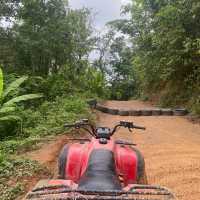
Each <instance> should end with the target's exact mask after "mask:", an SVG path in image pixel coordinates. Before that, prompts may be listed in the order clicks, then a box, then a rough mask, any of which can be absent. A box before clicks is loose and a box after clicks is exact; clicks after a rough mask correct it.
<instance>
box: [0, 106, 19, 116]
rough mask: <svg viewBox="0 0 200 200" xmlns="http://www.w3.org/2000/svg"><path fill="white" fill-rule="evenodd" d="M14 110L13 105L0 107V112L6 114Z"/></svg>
mask: <svg viewBox="0 0 200 200" xmlns="http://www.w3.org/2000/svg"><path fill="white" fill-rule="evenodd" d="M15 110H16V107H15V106H3V107H2V108H0V114H7V113H10V112H14V111H15Z"/></svg>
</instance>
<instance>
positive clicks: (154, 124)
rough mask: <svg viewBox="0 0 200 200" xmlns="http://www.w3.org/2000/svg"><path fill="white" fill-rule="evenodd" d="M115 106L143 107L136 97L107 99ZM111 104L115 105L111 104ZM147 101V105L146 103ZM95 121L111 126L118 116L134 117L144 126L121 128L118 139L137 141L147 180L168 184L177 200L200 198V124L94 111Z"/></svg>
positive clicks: (157, 117)
mask: <svg viewBox="0 0 200 200" xmlns="http://www.w3.org/2000/svg"><path fill="white" fill-rule="evenodd" d="M106 104H107V105H109V106H110V107H112V108H113V107H114V108H124V109H127V108H129V107H132V108H133V107H135V108H138V107H143V108H145V104H144V103H143V102H141V103H140V102H139V101H136V102H134V101H131V102H116V101H114V102H112V101H109V102H106ZM113 105H114V106H113ZM148 106H149V105H146V107H148ZM97 115H98V123H99V125H102V126H109V127H112V126H113V125H114V124H116V123H117V122H118V121H120V120H128V121H133V122H135V123H136V124H137V125H142V126H145V127H146V128H147V130H146V131H145V132H143V131H139V130H135V131H134V133H130V132H128V131H127V130H126V129H121V130H119V132H118V133H117V134H116V136H115V137H116V138H117V139H119V138H120V139H125V140H128V141H133V142H134V143H137V144H138V145H137V148H138V149H139V150H141V152H142V153H143V154H144V157H145V161H146V171H147V176H148V180H149V183H150V184H159V185H163V186H166V187H168V188H170V189H171V190H172V191H174V193H175V194H176V196H177V198H178V199H179V200H188V199H190V200H199V199H200V148H199V145H200V126H199V125H198V124H193V123H191V122H189V121H188V120H187V119H185V118H182V117H175V116H151V117H144V116H140V117H132V116H115V115H109V114H105V113H102V112H97Z"/></svg>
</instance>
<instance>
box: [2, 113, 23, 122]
mask: <svg viewBox="0 0 200 200" xmlns="http://www.w3.org/2000/svg"><path fill="white" fill-rule="evenodd" d="M2 121H22V119H21V118H20V117H19V116H16V115H7V116H5V117H0V122H2Z"/></svg>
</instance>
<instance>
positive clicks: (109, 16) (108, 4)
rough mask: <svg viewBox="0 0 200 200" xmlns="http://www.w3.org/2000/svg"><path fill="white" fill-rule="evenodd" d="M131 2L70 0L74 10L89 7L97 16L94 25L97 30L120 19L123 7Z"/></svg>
mask: <svg viewBox="0 0 200 200" xmlns="http://www.w3.org/2000/svg"><path fill="white" fill-rule="evenodd" d="M129 2H130V0H69V4H70V6H71V7H72V8H82V7H87V8H90V9H92V12H93V13H94V14H95V13H96V15H95V19H94V25H95V27H96V28H97V29H99V30H101V29H103V27H104V25H105V24H106V23H107V22H109V21H112V20H115V19H119V18H122V17H120V13H121V6H122V5H125V4H127V3H129Z"/></svg>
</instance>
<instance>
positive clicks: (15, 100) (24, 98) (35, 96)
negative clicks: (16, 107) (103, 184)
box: [4, 94, 43, 106]
mask: <svg viewBox="0 0 200 200" xmlns="http://www.w3.org/2000/svg"><path fill="white" fill-rule="evenodd" d="M41 97H43V95H42V94H26V95H21V96H18V97H15V98H13V99H11V100H9V101H7V102H6V103H4V105H5V106H12V105H13V104H16V103H19V102H21V101H28V100H31V99H38V98H41Z"/></svg>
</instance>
